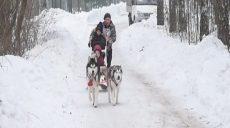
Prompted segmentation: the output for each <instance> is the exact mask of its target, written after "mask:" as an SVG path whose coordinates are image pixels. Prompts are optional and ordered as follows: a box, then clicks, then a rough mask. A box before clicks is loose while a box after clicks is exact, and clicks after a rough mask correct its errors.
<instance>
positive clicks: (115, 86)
mask: <svg viewBox="0 0 230 128" xmlns="http://www.w3.org/2000/svg"><path fill="white" fill-rule="evenodd" d="M122 74H123V73H122V68H121V66H117V65H115V66H112V67H110V68H109V72H108V95H109V97H108V98H109V103H111V102H112V104H113V105H116V104H117V103H118V94H119V88H120V84H121V82H122Z"/></svg>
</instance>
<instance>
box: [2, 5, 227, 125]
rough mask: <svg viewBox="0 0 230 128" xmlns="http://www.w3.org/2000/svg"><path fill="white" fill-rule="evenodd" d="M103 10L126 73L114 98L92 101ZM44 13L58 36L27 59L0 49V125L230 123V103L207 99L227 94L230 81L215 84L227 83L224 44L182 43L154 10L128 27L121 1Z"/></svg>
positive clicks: (103, 96)
mask: <svg viewBox="0 0 230 128" xmlns="http://www.w3.org/2000/svg"><path fill="white" fill-rule="evenodd" d="M105 12H110V13H111V14H112V19H113V22H114V24H115V25H116V29H117V42H116V43H115V44H114V47H113V61H112V64H118V65H122V67H123V70H124V71H123V72H124V76H123V82H122V85H121V92H120V96H119V104H118V105H116V106H112V105H111V104H109V103H108V95H107V93H106V92H100V93H99V103H98V108H93V107H92V105H91V104H90V102H89V99H88V92H87V90H86V83H87V81H86V77H85V65H86V62H87V58H88V56H89V54H90V49H89V48H88V47H87V43H88V37H89V34H90V31H91V30H92V28H93V27H94V26H95V25H96V23H98V21H100V20H101V19H102V17H103V14H104V13H105ZM41 16H43V15H41ZM44 16H45V19H46V18H47V19H48V20H49V18H50V19H52V18H53V19H52V23H53V24H51V23H50V25H48V26H45V27H46V29H45V30H49V31H50V35H48V37H56V38H55V39H49V41H48V42H44V43H43V44H41V45H38V46H36V47H35V48H34V49H33V50H31V51H29V52H28V53H27V54H26V55H27V56H26V57H27V58H28V59H24V58H20V57H15V56H5V57H1V66H2V70H0V76H1V77H0V100H2V102H0V128H64V127H65V128H228V127H227V126H228V125H224V123H226V122H228V118H227V117H229V114H228V111H227V110H225V111H226V113H223V114H220V115H218V113H221V112H222V110H224V109H225V108H227V107H228V105H227V104H224V102H222V101H219V102H218V100H215V102H216V103H215V102H214V103H212V102H210V101H214V100H213V99H212V98H213V97H219V98H223V100H226V101H229V100H228V99H229V98H228V95H227V93H226V95H227V96H222V92H225V91H226V92H227V90H228V88H227V87H226V88H224V89H222V88H221V90H220V91H221V94H219V92H218V91H216V86H215V85H213V83H215V82H216V81H218V82H219V83H218V84H219V86H221V87H222V86H223V87H225V85H229V84H230V83H229V81H227V80H226V78H228V76H229V73H230V70H229V67H230V66H228V64H230V62H229V60H228V59H227V58H228V57H229V55H228V54H225V53H224V52H223V49H221V48H222V47H221V46H219V45H216V44H215V45H210V46H209V47H208V50H203V49H202V50H200V49H201V48H202V47H204V46H205V45H204V46H202V45H201V46H199V47H196V46H189V47H188V46H187V45H186V44H181V43H179V41H177V40H173V39H172V38H170V37H168V36H167V34H165V33H164V32H162V31H161V30H158V29H157V27H154V24H155V23H154V22H155V20H154V17H155V15H153V16H152V19H153V21H154V22H148V21H144V22H142V23H137V24H135V25H132V26H131V27H129V26H128V18H127V13H126V12H125V4H124V3H123V4H120V5H116V6H114V5H113V6H111V7H107V8H102V9H99V10H93V11H91V12H89V13H85V12H83V13H81V14H75V15H73V14H69V13H67V12H63V11H61V10H58V9H53V10H50V11H49V12H47V13H45V15H44ZM51 34H53V35H51ZM207 46H208V45H207ZM207 46H206V47H207ZM213 46H214V48H213ZM213 49H214V50H213ZM215 49H217V50H216V51H215ZM219 49H221V50H219ZM209 50H210V51H211V52H210V51H209ZM218 50H219V51H218ZM201 51H202V52H201ZM213 51H215V52H216V53H218V54H220V55H221V57H222V58H223V59H222V60H218V58H220V57H219V56H218V54H215V55H216V56H215V55H213V54H212V53H213ZM187 56H189V57H187ZM193 59H194V60H196V63H191V62H194V60H193ZM178 60H180V61H178ZM181 60H183V61H181ZM207 62H209V63H207ZM210 62H211V64H213V65H221V66H219V67H223V68H225V70H224V71H223V69H220V68H213V66H212V65H209V64H210ZM188 63H189V64H190V65H188ZM197 65H199V67H198V66H197ZM200 65H201V66H200ZM191 69H192V71H191ZM208 71H212V72H216V73H213V74H214V75H212V74H209V72H208ZM219 72H221V74H219ZM197 75H199V77H196V76H197ZM12 76H14V77H12ZM216 76H218V77H216ZM209 78H211V80H210V79H209ZM212 80H213V81H212ZM198 84H199V85H203V86H199V87H198V86H197V85H198ZM204 85H208V87H209V88H208V89H210V90H209V91H207V88H206V87H207V86H204ZM217 89H219V88H217ZM204 92H209V93H204ZM210 94H212V95H214V94H215V95H214V96H213V97H212V95H210ZM216 99H217V98H216ZM216 107H219V108H222V109H216ZM204 108H205V109H204ZM207 108H209V109H207ZM213 110H216V111H214V112H213ZM217 110H218V111H217ZM206 113H207V114H206ZM218 117H223V118H218Z"/></svg>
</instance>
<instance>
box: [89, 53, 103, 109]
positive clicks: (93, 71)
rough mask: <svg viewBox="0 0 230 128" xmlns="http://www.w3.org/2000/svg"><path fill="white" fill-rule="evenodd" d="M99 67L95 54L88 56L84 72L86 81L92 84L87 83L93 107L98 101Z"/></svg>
mask: <svg viewBox="0 0 230 128" xmlns="http://www.w3.org/2000/svg"><path fill="white" fill-rule="evenodd" d="M99 73H100V67H99V64H98V62H97V58H96V55H94V54H92V55H91V56H89V58H88V63H87V66H86V74H87V78H88V81H91V82H92V86H89V85H88V91H89V100H90V101H91V102H92V103H93V106H94V107H97V103H98V93H99V89H98V86H99V80H100V76H99Z"/></svg>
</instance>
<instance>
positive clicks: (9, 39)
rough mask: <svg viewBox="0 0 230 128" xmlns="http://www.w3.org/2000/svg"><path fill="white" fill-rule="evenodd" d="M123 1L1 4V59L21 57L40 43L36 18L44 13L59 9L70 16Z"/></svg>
mask: <svg viewBox="0 0 230 128" xmlns="http://www.w3.org/2000/svg"><path fill="white" fill-rule="evenodd" d="M119 2H121V1H120V0H1V1H0V17H1V19H0V55H7V54H13V55H19V56H22V55H23V53H25V51H28V50H30V49H31V48H33V47H34V46H35V45H36V43H37V32H38V30H37V29H38V24H39V21H38V20H36V21H34V20H33V18H34V17H35V16H37V15H39V14H40V13H41V12H42V11H43V10H45V9H50V8H60V9H63V10H66V11H68V12H71V13H78V12H81V11H90V10H92V8H99V7H102V6H109V5H111V4H112V3H113V4H116V3H119Z"/></svg>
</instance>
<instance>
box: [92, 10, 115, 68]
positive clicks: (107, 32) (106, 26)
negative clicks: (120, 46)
mask: <svg viewBox="0 0 230 128" xmlns="http://www.w3.org/2000/svg"><path fill="white" fill-rule="evenodd" d="M98 25H99V26H101V27H102V35H103V36H104V37H105V40H106V43H107V53H106V55H107V56H106V57H107V68H109V67H110V66H111V61H112V44H113V43H114V42H115V41H116V29H115V25H114V24H113V22H112V20H111V15H110V14H109V13H106V14H105V15H104V22H103V23H101V22H100V23H99V24H98ZM95 33H96V29H94V30H93V31H92V33H91V34H90V42H89V44H88V46H89V47H90V45H91V41H92V39H93V38H94V36H95Z"/></svg>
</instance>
